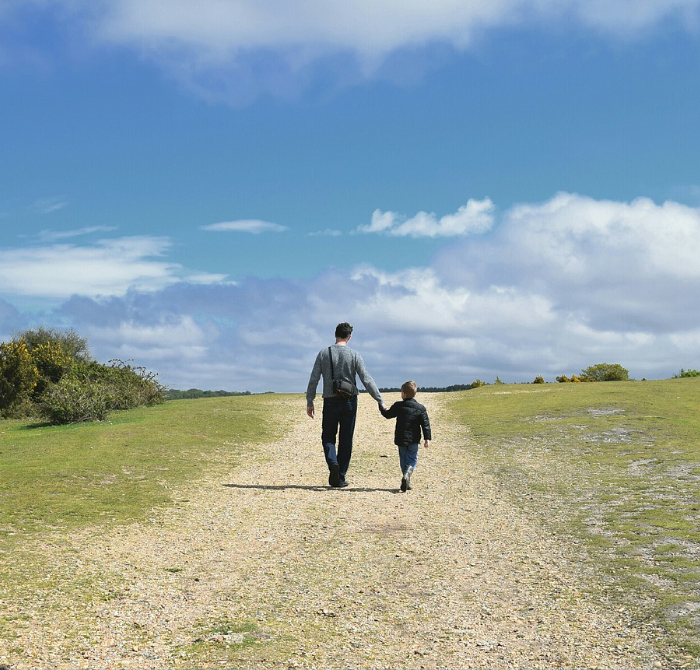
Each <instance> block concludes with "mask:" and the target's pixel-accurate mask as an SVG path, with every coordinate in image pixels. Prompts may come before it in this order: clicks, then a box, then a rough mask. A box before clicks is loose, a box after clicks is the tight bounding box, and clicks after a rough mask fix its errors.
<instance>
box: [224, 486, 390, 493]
mask: <svg viewBox="0 0 700 670" xmlns="http://www.w3.org/2000/svg"><path fill="white" fill-rule="evenodd" d="M222 486H225V487H226V488H228V489H258V490H260V491H284V490H285V489H301V490H303V491H318V492H323V491H343V492H344V493H379V492H384V493H399V489H389V488H371V487H368V486H348V487H347V488H337V487H336V488H334V487H331V486H310V485H304V484H222Z"/></svg>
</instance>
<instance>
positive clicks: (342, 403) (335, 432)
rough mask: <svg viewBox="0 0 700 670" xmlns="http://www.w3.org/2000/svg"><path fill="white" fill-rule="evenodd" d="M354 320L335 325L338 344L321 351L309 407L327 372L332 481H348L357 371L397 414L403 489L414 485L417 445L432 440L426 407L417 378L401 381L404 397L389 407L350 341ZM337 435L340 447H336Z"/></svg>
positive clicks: (326, 435) (325, 440)
mask: <svg viewBox="0 0 700 670" xmlns="http://www.w3.org/2000/svg"><path fill="white" fill-rule="evenodd" d="M352 330H353V328H352V326H351V325H350V324H349V323H339V324H338V326H337V327H336V329H335V345H331V346H330V347H327V348H325V349H321V351H319V353H318V356H317V357H316V361H315V363H314V367H313V369H312V371H311V377H310V379H309V385H308V387H307V389H306V413H307V414H308V416H309V417H311V418H312V419H313V418H314V416H315V408H314V398H315V397H316V389H317V387H318V382H319V381H320V379H321V378H323V419H322V426H321V442H322V444H323V452H324V455H325V458H326V464H327V465H328V472H329V475H328V484H329V485H330V486H332V487H334V488H343V487H345V486H347V485H348V483H347V480H346V478H345V477H346V474H347V471H348V467H349V466H350V459H351V457H352V439H353V434H354V431H355V419H356V417H357V394H358V390H357V386H356V376H359V378H360V380H361V381H362V384H363V385H364V387H365V388H366V389H367V391H368V392H369V394H370V395H371V396H372V398H374V399H375V400H376V401H377V402H378V403H379V411H380V412H381V413H382V415H383V416H384V417H385V418H387V419H392V418H395V419H396V429H395V432H394V444H396V445H397V447H398V449H399V464H400V466H401V474H402V477H401V487H400V488H401V491H407V490H410V489H411V488H413V487H412V485H411V475H412V474H413V471H414V469H415V467H416V464H417V462H418V447H419V443H420V441H421V433H422V436H423V447H424V448H427V447H428V446H429V445H430V440H431V439H432V434H431V430H430V420H429V418H428V412H427V410H426V409H425V407H424V406H423V405H421V404H420V403H419V402H417V401H416V399H415V395H416V391H417V387H416V384H415V382H412V381H410V382H406V383H405V384H403V385H402V386H401V400H400V401H399V402H395V403H394V404H393V405H392V406H391V407H389V408H387V406H386V405H385V404H384V401H383V400H382V395H381V393H380V392H379V389H378V388H377V385H376V384H375V383H374V380H373V379H372V377H371V375H370V374H369V372H368V371H367V368H366V367H365V364H364V361H363V360H362V356H360V354H359V353H358V352H357V351H355V350H354V349H351V348H350V347H349V346H348V342H349V340H350V338H351V337H352ZM336 439H337V447H336Z"/></svg>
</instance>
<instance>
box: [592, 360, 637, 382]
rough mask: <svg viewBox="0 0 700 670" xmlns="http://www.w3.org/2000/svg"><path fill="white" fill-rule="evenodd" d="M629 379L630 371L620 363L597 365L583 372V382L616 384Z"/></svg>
mask: <svg viewBox="0 0 700 670" xmlns="http://www.w3.org/2000/svg"><path fill="white" fill-rule="evenodd" d="M627 379H629V370H627V369H625V368H623V367H622V366H621V365H620V364H619V363H612V364H611V363H597V364H596V365H591V366H590V367H587V368H586V369H585V370H581V380H582V381H593V382H616V381H626V380H627Z"/></svg>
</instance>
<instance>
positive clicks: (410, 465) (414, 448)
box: [379, 381, 432, 491]
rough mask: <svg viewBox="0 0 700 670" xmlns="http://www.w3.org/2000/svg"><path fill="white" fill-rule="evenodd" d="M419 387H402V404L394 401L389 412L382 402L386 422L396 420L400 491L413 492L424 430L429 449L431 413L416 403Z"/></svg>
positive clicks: (409, 385)
mask: <svg viewBox="0 0 700 670" xmlns="http://www.w3.org/2000/svg"><path fill="white" fill-rule="evenodd" d="M417 391H418V387H417V386H416V383H415V382H413V381H410V382H406V383H405V384H403V385H402V386H401V402H395V403H394V404H393V405H392V406H391V407H390V408H389V409H386V408H385V407H384V406H383V405H382V404H381V403H380V405H379V411H380V412H381V413H382V416H383V417H384V418H385V419H393V418H394V417H396V430H395V432H394V444H395V445H396V446H398V448H399V464H400V465H401V472H402V473H403V476H402V477H401V490H402V491H407V490H410V489H412V488H413V487H412V486H411V475H412V474H413V470H415V467H416V464H417V463H418V443H419V442H420V437H421V429H422V430H423V440H424V442H423V447H425V448H426V449H427V448H428V447H429V446H430V440H431V439H432V435H431V432H430V420H429V419H428V412H427V410H426V409H425V407H423V405H421V404H420V403H419V402H417V401H416V400H415V396H416V392H417Z"/></svg>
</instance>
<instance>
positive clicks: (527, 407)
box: [451, 379, 700, 658]
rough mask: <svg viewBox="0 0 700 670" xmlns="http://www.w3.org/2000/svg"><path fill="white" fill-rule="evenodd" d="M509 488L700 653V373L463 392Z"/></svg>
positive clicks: (483, 448)
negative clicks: (690, 376)
mask: <svg viewBox="0 0 700 670" xmlns="http://www.w3.org/2000/svg"><path fill="white" fill-rule="evenodd" d="M451 409H452V410H453V411H454V415H455V418H456V420H458V421H460V422H463V423H464V424H466V425H468V426H470V427H471V433H472V436H473V438H474V440H475V443H474V445H475V446H474V458H476V459H478V460H479V461H480V462H481V465H482V467H483V468H484V470H485V471H486V472H487V473H489V474H492V475H493V476H494V477H495V478H496V479H497V481H498V482H499V484H500V486H501V487H502V490H503V492H504V495H507V496H509V497H510V498H511V499H512V500H513V501H514V502H516V503H517V504H518V505H520V506H522V507H525V508H526V509H528V510H529V511H530V513H531V514H533V515H536V516H538V517H540V518H542V519H543V520H545V522H546V523H547V524H548V525H549V527H550V528H551V529H552V531H553V532H556V533H557V534H560V535H561V537H562V538H563V541H571V542H574V543H577V544H579V545H580V546H581V547H582V548H585V550H586V554H587V555H588V556H589V557H590V560H591V561H593V562H594V563H595V566H596V570H597V571H599V572H600V573H602V574H603V575H604V576H605V582H606V584H607V590H606V592H605V593H599V594H597V596H598V597H605V598H610V599H612V600H613V601H620V602H623V601H624V603H625V604H626V605H629V604H632V605H633V606H634V607H635V608H637V609H638V611H639V620H640V624H641V625H647V626H648V627H649V630H650V634H652V635H653V634H654V633H653V632H651V631H653V630H655V629H656V628H657V626H658V625H661V626H662V628H663V631H662V632H660V633H659V634H660V635H663V636H664V637H666V638H667V639H669V638H670V639H672V640H673V642H675V643H677V644H679V645H680V646H681V647H682V648H684V649H685V650H686V652H687V653H689V654H692V655H693V657H695V658H698V657H699V656H700V644H699V643H698V640H699V639H700V379H670V380H664V381H646V382H605V383H597V384H545V385H533V384H529V385H494V386H488V387H482V388H479V389H475V390H472V391H468V392H466V393H460V394H455V397H454V399H453V400H452V403H451Z"/></svg>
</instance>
